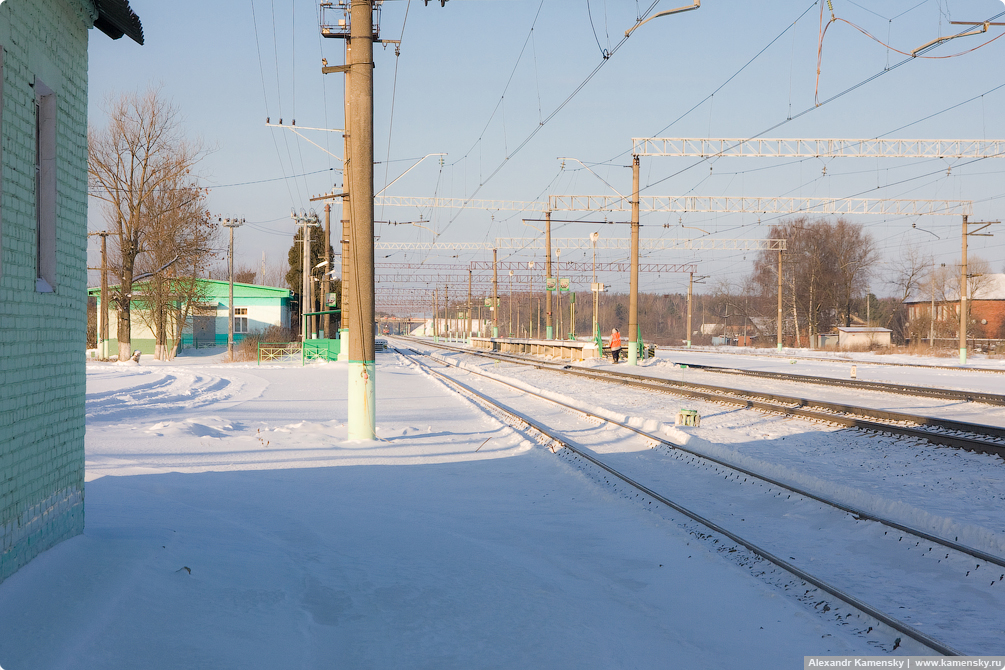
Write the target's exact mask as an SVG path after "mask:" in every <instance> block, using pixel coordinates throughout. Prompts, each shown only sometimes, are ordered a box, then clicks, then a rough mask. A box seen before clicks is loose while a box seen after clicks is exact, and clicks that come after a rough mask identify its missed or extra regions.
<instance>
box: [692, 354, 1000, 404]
mask: <svg viewBox="0 0 1005 670" xmlns="http://www.w3.org/2000/svg"><path fill="white" fill-rule="evenodd" d="M674 365H682V366H686V367H689V368H694V369H695V370H704V371H705V372H717V373H720V374H730V375H740V376H743V377H759V378H761V379H774V380H779V381H788V382H799V383H803V384H823V385H826V386H839V387H842V388H852V389H862V390H867V391H880V392H882V393H896V394H898V395H909V396H920V397H925V398H939V399H942V400H960V401H966V402H980V403H984V404H985V405H997V406H999V407H1005V395H1001V394H998V393H985V392H982V391H961V390H957V389H940V388H932V387H929V386H913V385H911V384H899V383H897V382H870V381H865V380H859V379H835V378H833V377H815V376H812V375H797V374H788V373H785V372H767V371H764V370H742V369H739V368H730V367H721V366H717V365H704V364H698V363H684V362H676V361H674Z"/></svg>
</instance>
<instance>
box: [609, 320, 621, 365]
mask: <svg viewBox="0 0 1005 670" xmlns="http://www.w3.org/2000/svg"><path fill="white" fill-rule="evenodd" d="M611 356H613V357H614V362H615V363H617V362H618V359H619V358H621V332H620V331H619V330H618V329H617V328H615V329H613V330H612V331H611Z"/></svg>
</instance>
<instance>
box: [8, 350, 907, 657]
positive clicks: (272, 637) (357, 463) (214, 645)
mask: <svg viewBox="0 0 1005 670" xmlns="http://www.w3.org/2000/svg"><path fill="white" fill-rule="evenodd" d="M182 363H184V360H180V361H178V362H177V364H174V365H143V366H139V367H138V368H137V367H129V366H107V365H96V366H91V367H89V372H88V377H89V378H88V381H89V387H88V392H89V401H88V414H89V420H88V435H87V462H88V471H89V474H88V479H89V480H90V481H89V482H88V485H87V492H86V496H87V498H86V500H87V503H86V504H87V526H86V530H85V533H84V535H82V536H80V537H77V538H74V539H72V540H69V541H67V542H64V543H62V544H60V545H58V546H57V547H55V548H54V549H52V550H50V551H47V552H45V553H44V554H42V555H41V556H39V557H38V558H37V559H35V560H34V561H33V562H32V563H30V564H29V565H28V566H26V567H25V568H23V569H22V570H21V571H19V572H18V573H16V574H15V575H13V576H12V577H11V578H9V579H8V580H7V581H5V582H4V583H3V584H0V630H2V631H3V634H2V635H0V666H3V667H4V668H6V669H7V670H12V669H13V670H19V669H21V668H101V669H103V670H104V669H109V668H112V669H114V668H130V669H132V668H137V667H144V668H179V667H183V668H329V667H352V668H392V667H409V668H474V667H477V668H513V667H521V668H524V667H526V668H593V667H596V668H614V667H631V668H647V667H652V668H657V667H659V668H662V667H688V668H703V667H708V668H719V667H727V666H741V665H742V667H754V668H771V667H778V666H784V667H798V666H799V665H800V664H801V663H802V656H803V655H805V654H824V653H827V654H847V653H856V654H868V653H876V652H877V651H878V650H877V649H875V648H873V647H871V646H870V645H868V644H867V643H866V641H865V640H863V639H860V638H857V637H854V636H852V635H851V634H850V633H849V632H848V631H847V629H846V628H842V627H835V626H831V625H830V624H828V623H827V622H826V620H824V619H821V618H820V617H818V616H817V615H816V614H815V613H813V612H812V610H810V609H808V608H805V607H804V606H802V605H800V604H798V603H797V602H795V601H793V600H791V599H789V598H786V597H783V596H782V594H781V593H780V592H779V591H777V590H774V589H772V588H770V587H768V586H767V585H765V584H764V583H761V582H759V581H756V580H753V579H751V578H750V577H749V574H748V573H747V572H746V571H745V570H742V569H740V568H738V567H736V566H734V565H733V564H731V563H729V562H727V561H724V560H722V559H721V558H720V557H719V556H717V555H716V554H715V553H714V552H712V551H709V550H706V549H704V548H702V547H701V546H698V545H696V543H695V542H693V541H692V540H693V538H690V536H688V535H687V534H686V533H685V532H683V531H681V530H680V529H678V528H677V527H676V526H673V525H671V524H668V523H666V522H664V521H663V520H662V519H660V518H659V517H657V516H656V515H651V514H648V513H646V512H644V511H642V510H640V509H639V507H638V506H635V505H633V504H631V503H629V502H627V501H624V500H622V499H620V498H619V497H618V496H616V495H611V494H610V493H608V492H606V491H605V490H604V489H602V488H600V487H598V486H596V485H595V484H594V483H593V482H591V481H590V480H589V479H588V478H587V477H585V476H583V475H582V473H580V472H579V471H578V470H576V469H574V468H572V467H570V466H569V465H567V464H566V463H564V462H563V461H562V460H561V459H558V458H556V457H555V456H554V455H552V454H551V453H550V452H548V451H546V450H544V449H542V448H540V447H538V446H536V445H532V444H531V443H529V442H527V441H526V440H525V439H524V438H523V437H522V436H521V435H520V434H519V433H516V432H514V431H513V430H512V429H511V428H509V427H507V426H505V425H502V424H500V423H499V422H498V421H497V420H496V419H494V418H493V417H491V416H489V415H487V414H486V413H485V412H484V411H482V410H481V409H479V408H477V407H475V406H473V405H471V404H469V403H468V402H467V401H465V400H463V399H461V398H459V397H458V396H457V395H456V394H454V393H452V392H450V391H448V390H446V389H445V388H444V387H443V386H441V385H440V384H439V383H438V382H434V381H432V380H430V379H429V378H428V377H426V376H425V375H423V374H421V373H419V372H417V371H416V370H414V369H413V368H411V367H409V366H405V365H402V364H401V363H400V362H399V360H398V359H397V358H395V357H393V356H382V357H381V361H380V364H379V368H378V369H379V372H378V375H379V376H378V393H379V399H380V402H381V405H380V408H381V409H380V414H379V422H380V431H379V434H380V435H381V437H382V440H381V441H377V442H373V443H358V442H357V443H351V442H346V441H345V426H344V417H345V405H346V402H345V388H346V379H345V367H344V366H342V365H338V364H332V365H323V366H313V367H308V368H299V367H289V368H282V367H276V368H268V369H266V368H261V369H258V368H254V367H245V368H242V367H238V366H214V365H211V364H208V362H207V361H205V360H202V361H197V362H195V364H189V365H183V364H182ZM486 440H488V442H486ZM479 448H480V449H479ZM689 541H690V545H689V544H688V542H689ZM901 651H904V652H909V651H910V650H905V649H903V648H902V650H901Z"/></svg>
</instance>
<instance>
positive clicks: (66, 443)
mask: <svg viewBox="0 0 1005 670" xmlns="http://www.w3.org/2000/svg"><path fill="white" fill-rule="evenodd" d="M91 26H94V27H97V28H98V29H99V30H101V31H102V32H104V33H105V34H107V35H109V36H110V37H112V38H113V39H118V38H120V37H122V36H123V35H126V36H128V37H130V38H131V39H133V40H134V41H136V42H138V43H140V44H142V43H143V28H142V26H141V25H140V20H139V18H138V17H137V16H136V15H135V14H134V13H133V11H132V10H131V9H130V7H129V3H128V2H127V0H100V2H98V1H96V0H5V2H3V3H2V4H0V135H2V138H0V139H2V141H0V166H2V178H0V580H3V579H5V578H7V577H8V576H10V575H11V574H12V573H13V572H14V571H16V570H17V569H18V568H20V567H21V566H22V565H24V564H25V563H27V562H28V561H30V560H31V559H32V558H33V557H35V556H36V555H38V554H39V553H41V552H43V551H45V550H46V549H48V548H49V547H51V546H53V545H54V544H56V543H58V542H60V541H62V540H64V539H66V538H69V537H72V536H74V535H76V534H78V533H80V532H82V531H83V529H84V397H85V381H84V356H83V352H84V347H85V338H86V327H87V313H86V295H85V291H86V286H87V281H86V276H87V64H88V61H87V40H88V29H89V28H90V27H91Z"/></svg>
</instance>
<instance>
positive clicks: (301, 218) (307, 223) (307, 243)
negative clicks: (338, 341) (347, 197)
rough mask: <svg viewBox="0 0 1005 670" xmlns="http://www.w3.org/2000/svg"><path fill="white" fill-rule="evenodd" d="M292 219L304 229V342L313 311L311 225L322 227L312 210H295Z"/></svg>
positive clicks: (302, 293)
mask: <svg viewBox="0 0 1005 670" xmlns="http://www.w3.org/2000/svg"><path fill="white" fill-rule="evenodd" d="M290 217H291V218H292V219H293V221H294V223H296V224H297V225H298V226H301V227H302V228H303V232H302V233H301V235H300V244H301V254H300V258H301V261H300V264H301V275H300V327H301V329H302V332H301V333H300V339H301V341H303V342H306V341H307V340H308V337H307V331H308V330H309V326H308V323H310V322H309V319H310V317H308V316H306V314H307V312H310V311H313V310H312V309H310V298H311V232H310V231H311V225H318V226H320V225H321V224H320V222H319V221H318V215H317V214H316V213H315V212H314V210H311V212H310V213H309V214H308V213H307V212H304V211H301V213H300V214H297V212H296V210H294V211H293V212H292V213H291V214H290Z"/></svg>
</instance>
